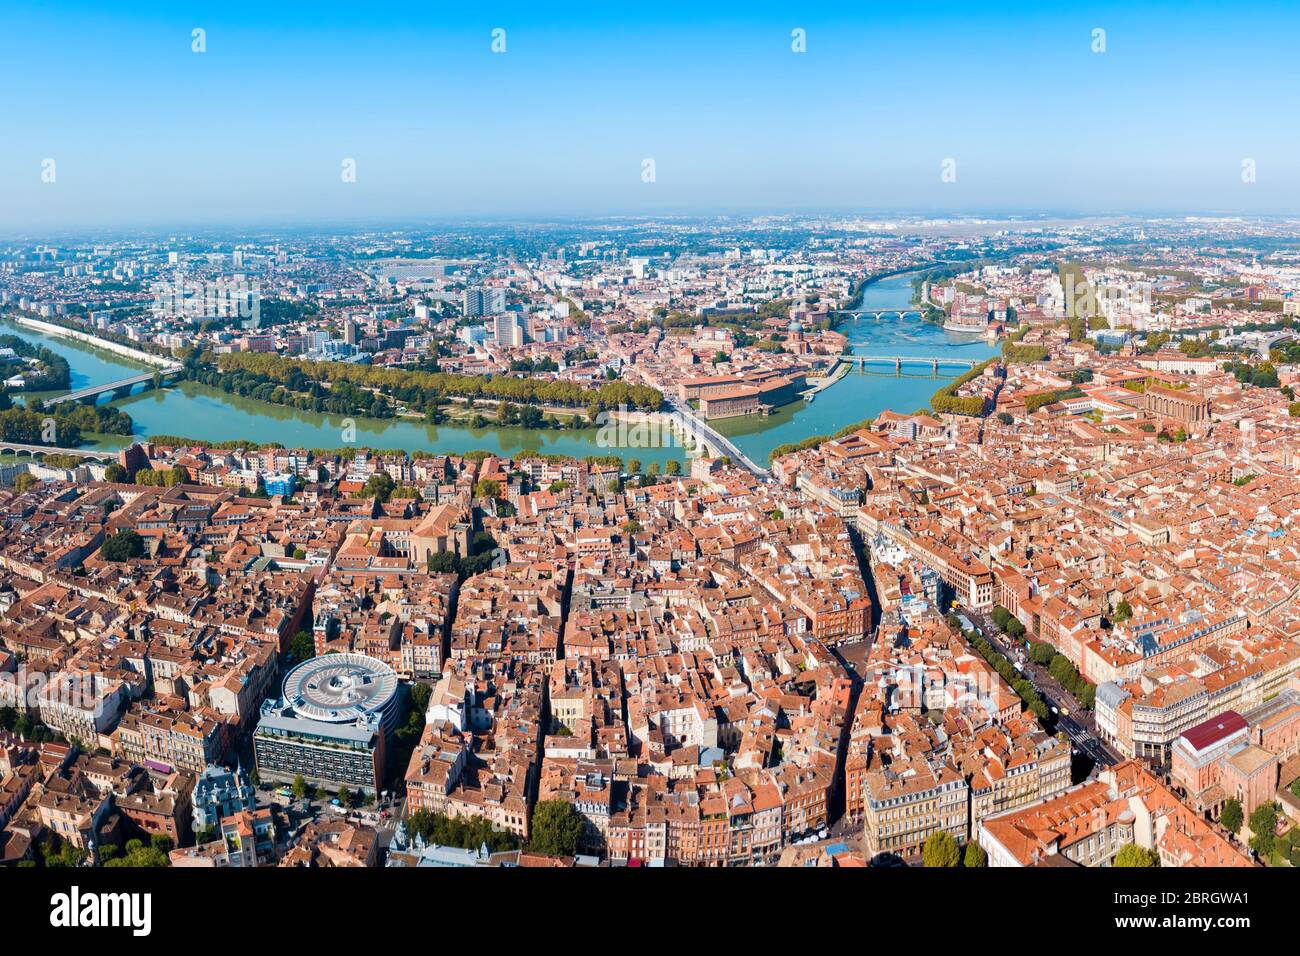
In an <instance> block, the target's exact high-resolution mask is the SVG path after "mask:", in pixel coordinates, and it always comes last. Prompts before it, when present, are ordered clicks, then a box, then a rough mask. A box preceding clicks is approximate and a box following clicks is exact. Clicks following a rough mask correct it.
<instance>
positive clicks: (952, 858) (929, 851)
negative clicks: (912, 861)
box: [921, 830, 961, 869]
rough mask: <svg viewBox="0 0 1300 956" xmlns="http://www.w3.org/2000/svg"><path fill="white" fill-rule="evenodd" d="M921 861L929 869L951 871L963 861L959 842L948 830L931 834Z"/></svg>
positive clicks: (923, 849)
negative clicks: (958, 845)
mask: <svg viewBox="0 0 1300 956" xmlns="http://www.w3.org/2000/svg"><path fill="white" fill-rule="evenodd" d="M921 859H922V860H923V861H924V862H925V865H926V866H927V867H935V868H945V869H951V868H952V867H954V866H956V865H957V863H958V861H959V860H960V859H961V854H960V852H959V851H958V849H957V841H956V840H954V839H953V836H952V834H951V833H949V832H948V831H947V830H940V831H938V832H937V833H932V834H930V836H929V838H928V839H927V840H926V841H925V846H924V847H923V848H922V850H921Z"/></svg>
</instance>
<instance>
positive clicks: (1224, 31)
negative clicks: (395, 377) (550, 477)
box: [0, 0, 1300, 233]
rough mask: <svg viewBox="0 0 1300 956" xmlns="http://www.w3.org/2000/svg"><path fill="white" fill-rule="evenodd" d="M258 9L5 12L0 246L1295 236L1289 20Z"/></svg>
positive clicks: (750, 8) (1286, 16)
mask: <svg viewBox="0 0 1300 956" xmlns="http://www.w3.org/2000/svg"><path fill="white" fill-rule="evenodd" d="M275 6H276V9H275V10H271V9H269V7H270V5H269V4H253V3H239V2H224V3H210V4H184V3H134V4H132V3H122V4H107V3H105V4H84V3H75V2H74V3H68V2H63V3H59V4H57V5H55V4H29V3H22V2H15V0H9V2H7V3H6V4H5V5H4V8H3V10H0V117H3V122H2V123H0V232H4V233H8V232H11V231H13V230H14V229H24V230H25V229H54V228H72V227H79V226H93V227H103V226H112V225H121V226H128V227H129V226H137V225H173V224H174V225H194V226H199V225H205V224H232V225H250V226H251V225H280V224H292V223H313V222H340V223H342V222H349V221H375V220H383V219H397V218H427V219H437V218H448V217H452V218H454V217H466V216H494V217H501V216H507V217H509V216H521V217H527V216H560V215H564V216H587V215H605V214H668V213H673V214H693V213H713V212H749V211H770V212H787V211H794V212H800V211H817V210H827V211H846V212H855V211H856V212H867V213H871V212H889V211H895V212H908V211H917V212H938V213H944V212H949V213H962V212H979V213H996V212H1008V211H1009V212H1019V213H1033V212H1098V211H1138V212H1153V213H1156V212H1243V213H1282V214H1290V213H1300V123H1297V122H1296V106H1295V105H1294V94H1293V91H1294V90H1295V89H1296V88H1297V85H1298V84H1297V72H1300V62H1298V60H1297V58H1296V57H1295V56H1294V54H1293V52H1291V49H1290V44H1289V38H1290V37H1293V36H1294V35H1295V32H1296V27H1297V25H1300V24H1298V21H1300V13H1297V12H1296V10H1295V7H1296V6H1297V5H1296V4H1281V3H1279V4H1272V5H1270V4H1252V5H1251V7H1250V14H1249V15H1246V14H1244V13H1241V12H1237V11H1240V10H1244V9H1245V8H1244V7H1243V6H1232V5H1225V4H1209V3H1194V2H1183V3H1166V4H1153V3H1144V4H1137V3H1126V4H1050V5H1049V4H1044V3H1041V2H1039V3H1032V4H1031V3H1000V4H996V3H988V4H970V3H965V4H958V3H942V2H937V3H936V2H925V3H907V2H904V3H893V4H882V3H871V2H856V3H846V4H843V5H827V4H822V5H818V4H808V3H794V2H790V3H784V4H777V3H762V2H759V3H743V4H728V5H723V6H717V5H713V4H710V5H708V7H709V12H707V13H705V12H702V10H703V9H704V7H705V6H706V5H704V4H686V3H676V2H647V3H644V4H636V5H623V4H611V3H605V4H590V5H584V4H580V5H576V6H575V5H573V4H565V5H563V8H562V9H559V10H553V9H548V6H549V5H542V4H515V3H500V4H491V3H488V4H484V3H474V4H469V3H466V4H446V3H430V2H425V3H418V4H407V3H401V2H384V3H373V4H365V3H359V2H357V3H346V4H343V3H331V2H328V0H320V2H315V3H288V4H276V5H275ZM1057 7H1061V8H1060V9H1057ZM196 27H197V28H202V29H203V30H205V31H206V40H207V52H206V53H202V54H196V53H193V52H191V30H193V29H194V28H196ZM498 27H499V28H502V29H504V30H505V31H506V52H505V53H504V54H494V53H492V51H491V31H492V30H493V29H494V28H498ZM1097 27H1100V28H1102V29H1104V30H1105V31H1106V52H1104V53H1100V54H1097V53H1093V52H1092V49H1091V45H1092V31H1093V29H1094V28H1097ZM795 28H802V29H804V30H805V31H806V35H807V52H806V53H804V54H795V53H793V52H792V51H791V30H793V29H795ZM47 158H50V159H54V160H55V163H56V166H55V173H56V181H55V182H54V183H44V182H42V181H41V171H42V166H41V164H42V161H43V160H44V159H47ZM346 158H351V159H354V160H355V162H356V171H357V176H356V182H354V183H344V182H342V181H341V176H340V172H341V168H342V167H341V164H342V162H343V160H344V159H346ZM646 158H651V159H653V160H654V161H655V174H656V176H655V182H653V183H646V182H643V181H642V176H641V171H642V161H643V160H644V159H646ZM949 158H951V159H953V160H955V163H956V173H957V177H956V181H955V182H943V181H942V180H941V176H940V172H941V164H942V163H943V161H944V160H945V159H949ZM1244 159H1253V160H1254V161H1255V164H1256V171H1257V172H1256V181H1255V182H1253V183H1243V182H1242V177H1241V167H1242V161H1243V160H1244Z"/></svg>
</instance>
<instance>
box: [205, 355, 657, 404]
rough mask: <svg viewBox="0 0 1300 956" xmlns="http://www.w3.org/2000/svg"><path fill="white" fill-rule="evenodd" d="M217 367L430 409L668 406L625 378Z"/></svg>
mask: <svg viewBox="0 0 1300 956" xmlns="http://www.w3.org/2000/svg"><path fill="white" fill-rule="evenodd" d="M217 366H218V368H219V369H220V370H221V372H222V373H227V372H231V373H233V372H251V373H254V374H255V375H258V376H262V377H264V378H265V379H266V380H268V381H270V382H275V383H279V384H282V385H286V386H288V383H290V382H291V381H292V382H294V383H295V384H299V385H301V384H302V382H303V381H304V380H306V381H309V382H318V383H328V384H329V385H330V388H331V391H332V390H333V389H334V388H337V387H338V386H339V384H340V383H344V382H346V383H350V384H352V385H355V386H357V387H359V388H363V389H374V390H377V391H379V392H382V393H383V394H385V395H388V396H389V397H391V398H393V399H395V400H397V401H400V402H402V403H403V404H405V405H407V406H409V407H415V408H426V407H428V406H429V405H430V404H433V403H434V401H435V400H437V399H440V398H449V397H454V398H487V399H496V400H498V401H508V402H517V403H519V402H522V403H525V404H532V405H559V406H564V407H566V408H584V407H591V406H597V407H599V408H600V409H609V408H617V407H619V406H620V405H624V406H628V407H631V408H638V409H642V410H645V411H657V410H658V409H659V408H660V407H661V406H662V405H663V395H662V394H661V393H660V392H659V391H658V390H657V389H653V388H649V387H647V386H644V385H629V384H628V383H626V382H622V381H614V382H605V383H604V384H602V385H600V386H597V387H594V388H589V387H586V386H583V385H579V384H578V383H577V382H565V381H544V380H539V379H532V378H514V377H511V376H496V377H492V378H489V377H487V376H483V375H455V374H452V373H450V372H420V371H413V370H410V369H397V368H380V367H376V366H372V365H357V364H353V363H348V362H307V361H302V360H299V359H289V358H284V357H283V356H279V355H271V354H268V353H255V352H232V353H230V354H228V355H221V356H218V358H217Z"/></svg>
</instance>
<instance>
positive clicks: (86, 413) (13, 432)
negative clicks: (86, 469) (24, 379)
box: [0, 396, 135, 448]
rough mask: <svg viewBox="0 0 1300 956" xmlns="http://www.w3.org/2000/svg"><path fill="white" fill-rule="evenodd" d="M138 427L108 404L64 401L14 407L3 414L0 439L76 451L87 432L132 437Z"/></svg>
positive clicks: (128, 416)
mask: <svg viewBox="0 0 1300 956" xmlns="http://www.w3.org/2000/svg"><path fill="white" fill-rule="evenodd" d="M6 397H7V396H6ZM134 427H135V425H134V423H133V422H132V421H131V416H130V415H128V414H127V413H126V412H124V411H121V410H120V409H116V408H112V407H111V406H107V405H105V406H91V405H82V404H80V403H77V402H60V403H59V404H57V405H51V406H50V407H49V408H48V409H40V408H30V409H29V408H17V407H11V408H6V409H4V410H2V411H0V439H2V440H4V441H10V442H17V443H19V444H23V445H58V446H63V447H64V448H75V447H76V446H77V445H79V444H80V443H81V440H82V437H83V436H84V435H85V434H86V433H87V432H94V433H98V434H111V435H130V434H131V432H132V431H133V430H134Z"/></svg>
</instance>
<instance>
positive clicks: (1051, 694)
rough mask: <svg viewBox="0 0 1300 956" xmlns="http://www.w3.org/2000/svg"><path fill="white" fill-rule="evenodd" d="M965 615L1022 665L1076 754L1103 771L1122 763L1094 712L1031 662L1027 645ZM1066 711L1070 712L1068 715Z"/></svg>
mask: <svg viewBox="0 0 1300 956" xmlns="http://www.w3.org/2000/svg"><path fill="white" fill-rule="evenodd" d="M962 613H963V614H965V615H966V616H967V617H968V618H970V619H971V620H972V621H974V622H975V624H977V625H978V626H979V629H980V631H981V632H982V633H983V635H984V637H985V638H986V639H987V640H988V641H989V642H990V643H991V644H992V645H993V646H994V647H996V648H997V649H998V650H999V651H1001V652H1002V653H1003V654H1005V655H1006V656H1007V658H1009V659H1010V660H1011V661H1012V663H1017V662H1018V663H1020V664H1021V666H1022V667H1023V668H1024V674H1025V676H1026V677H1028V678H1029V680H1030V682H1031V683H1032V684H1033V685H1034V687H1035V688H1037V689H1038V693H1039V695H1040V696H1041V697H1042V698H1043V701H1044V702H1045V703H1046V704H1047V706H1048V707H1049V708H1055V711H1054V712H1053V715H1052V716H1053V719H1054V722H1055V724H1056V729H1057V730H1063V731H1065V733H1066V735H1067V736H1068V737H1069V738H1070V743H1071V745H1072V746H1073V747H1074V748H1075V749H1076V750H1077V751H1079V752H1081V753H1082V754H1084V755H1086V756H1087V757H1088V759H1089V760H1091V761H1092V762H1093V763H1094V764H1095V765H1097V766H1100V767H1110V766H1113V765H1115V764H1117V763H1119V762H1120V761H1121V760H1122V759H1123V758H1122V757H1121V756H1120V755H1119V754H1117V753H1115V751H1113V750H1112V749H1111V748H1110V747H1109V746H1107V745H1106V744H1105V743H1104V742H1103V741H1102V740H1101V739H1100V738H1099V737H1097V733H1096V731H1097V725H1096V718H1095V717H1094V716H1093V713H1092V711H1090V710H1087V709H1085V708H1084V706H1083V705H1082V704H1080V703H1079V702H1078V701H1077V700H1075V698H1074V695H1073V694H1071V693H1070V692H1069V691H1068V690H1066V689H1065V688H1064V687H1062V686H1061V685H1060V684H1059V683H1058V682H1057V680H1056V678H1054V677H1052V675H1051V674H1049V673H1048V671H1047V668H1045V667H1042V666H1040V665H1038V664H1035V663H1033V662H1032V661H1031V660H1029V655H1028V654H1027V653H1026V652H1025V649H1024V645H1022V644H1018V643H1017V642H1015V641H1013V640H1012V639H1011V638H1010V637H1008V636H1007V635H1006V634H1003V633H1001V632H1000V631H999V630H998V629H997V627H996V626H995V625H994V624H993V619H992V618H991V617H990V616H989V615H988V614H985V613H983V612H972V611H969V610H963V611H962ZM1065 711H1068V712H1069V713H1068V715H1067V714H1066V713H1065Z"/></svg>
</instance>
